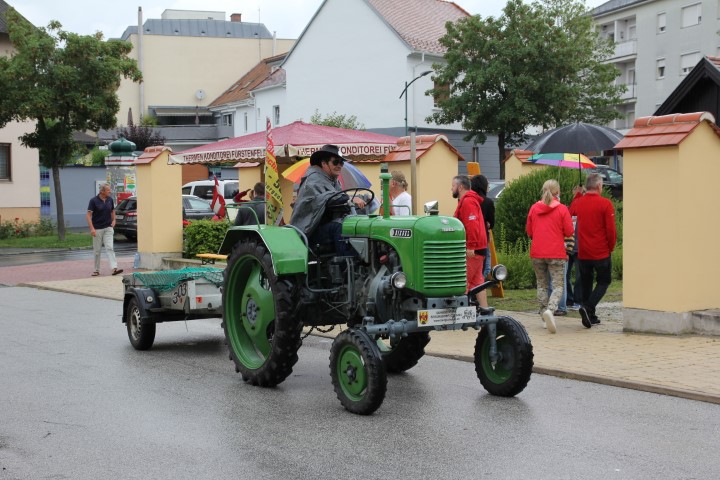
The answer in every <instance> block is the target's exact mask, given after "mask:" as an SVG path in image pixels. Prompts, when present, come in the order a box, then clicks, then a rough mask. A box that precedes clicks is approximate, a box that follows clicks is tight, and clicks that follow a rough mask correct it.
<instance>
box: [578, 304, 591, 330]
mask: <svg viewBox="0 0 720 480" xmlns="http://www.w3.org/2000/svg"><path fill="white" fill-rule="evenodd" d="M578 310H579V311H580V318H581V319H582V320H581V321H582V324H583V327H585V328H590V327H592V322H591V321H590V314H589V313H588V311H587V310H586V309H585V307H580V308H579V309H578Z"/></svg>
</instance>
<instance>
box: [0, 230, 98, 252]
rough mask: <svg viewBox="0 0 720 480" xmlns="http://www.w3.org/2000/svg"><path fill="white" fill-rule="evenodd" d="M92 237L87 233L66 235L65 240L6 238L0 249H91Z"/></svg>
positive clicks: (47, 237) (56, 237)
mask: <svg viewBox="0 0 720 480" xmlns="http://www.w3.org/2000/svg"><path fill="white" fill-rule="evenodd" d="M91 247H92V236H90V234H89V233H66V234H65V240H64V241H62V242H61V241H60V239H59V238H58V236H57V235H48V236H44V237H24V238H7V239H4V240H0V248H34V249H36V248H77V249H79V248H91Z"/></svg>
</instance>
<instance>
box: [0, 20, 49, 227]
mask: <svg viewBox="0 0 720 480" xmlns="http://www.w3.org/2000/svg"><path fill="white" fill-rule="evenodd" d="M14 51H15V49H14V48H13V45H12V43H10V40H9V38H8V36H7V35H6V34H1V35H0V56H9V55H11V54H12V53H13V52H14ZM34 129H35V123H34V122H9V123H8V124H7V125H6V126H5V127H4V128H1V129H0V143H9V144H10V168H11V170H10V177H11V178H10V181H5V180H0V220H2V221H13V220H14V219H16V218H19V219H21V220H24V221H26V222H37V221H39V220H40V165H39V157H38V151H37V150H36V149H34V148H25V147H23V146H22V145H21V144H20V140H18V137H20V136H21V135H24V134H26V133H30V132H32V131H33V130H34Z"/></svg>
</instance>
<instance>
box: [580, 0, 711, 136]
mask: <svg viewBox="0 0 720 480" xmlns="http://www.w3.org/2000/svg"><path fill="white" fill-rule="evenodd" d="M718 6H719V2H718V0H611V1H609V2H607V3H604V4H602V5H600V6H599V7H597V8H596V9H594V10H593V11H592V16H593V18H594V19H595V22H596V23H597V25H598V29H599V31H600V34H601V35H603V36H605V37H607V38H610V39H612V40H614V41H615V42H616V45H615V53H614V55H613V56H612V58H611V59H610V61H611V62H612V63H614V64H615V65H616V66H617V68H618V69H619V70H620V76H619V77H618V79H617V83H621V84H624V85H627V92H626V93H625V94H624V96H623V103H622V104H621V105H619V106H618V109H619V110H620V112H621V113H622V115H623V118H622V119H620V120H616V121H615V123H614V125H611V126H613V127H614V128H616V129H618V130H624V129H628V128H630V127H632V124H633V122H634V121H635V118H636V117H643V116H647V115H653V114H654V113H655V110H657V108H658V107H659V106H660V105H661V104H662V103H663V102H664V101H665V99H666V98H667V97H668V95H670V93H672V91H673V90H674V89H675V87H677V86H678V84H679V83H680V82H681V81H682V80H683V78H685V76H686V75H687V74H688V73H689V72H690V70H692V68H693V67H694V66H695V65H697V63H698V62H699V61H700V59H701V58H702V57H703V56H705V55H710V56H716V55H718V54H720V36H718V33H717V32H718V30H720V18H719V17H720V10H719V8H718Z"/></svg>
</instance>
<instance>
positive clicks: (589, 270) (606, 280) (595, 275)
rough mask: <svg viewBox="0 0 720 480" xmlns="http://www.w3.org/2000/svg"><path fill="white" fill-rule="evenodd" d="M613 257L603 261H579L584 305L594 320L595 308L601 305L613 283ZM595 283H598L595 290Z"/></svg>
mask: <svg viewBox="0 0 720 480" xmlns="http://www.w3.org/2000/svg"><path fill="white" fill-rule="evenodd" d="M610 258H611V257H607V258H603V259H601V260H579V263H580V279H581V280H582V293H583V295H582V299H583V300H582V305H583V307H585V310H587V312H588V314H589V315H590V317H592V318H597V317H596V315H595V307H597V304H598V303H600V300H602V298H603V296H605V292H607V289H608V287H609V286H610V282H612V263H611V260H610ZM593 281H594V282H597V283H596V284H595V288H593Z"/></svg>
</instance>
